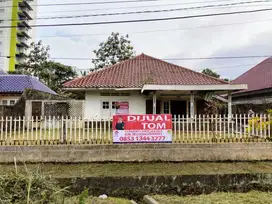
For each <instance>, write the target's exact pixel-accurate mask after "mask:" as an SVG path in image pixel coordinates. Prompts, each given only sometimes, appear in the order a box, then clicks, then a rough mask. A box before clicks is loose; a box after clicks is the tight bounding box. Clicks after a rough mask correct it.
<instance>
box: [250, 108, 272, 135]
mask: <svg viewBox="0 0 272 204" xmlns="http://www.w3.org/2000/svg"><path fill="white" fill-rule="evenodd" d="M267 114H268V115H270V116H271V117H266V119H264V118H263V117H262V119H261V117H252V118H251V119H249V120H248V127H247V129H246V131H247V133H252V132H256V131H261V130H262V132H263V133H264V131H266V134H267V135H268V130H269V129H270V130H271V131H272V129H271V128H272V109H269V110H267ZM271 131H270V134H271ZM268 136H269V137H270V136H271V135H268Z"/></svg>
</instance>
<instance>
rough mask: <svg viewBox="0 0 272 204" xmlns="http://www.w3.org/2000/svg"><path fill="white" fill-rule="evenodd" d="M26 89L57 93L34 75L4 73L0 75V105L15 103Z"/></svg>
mask: <svg viewBox="0 0 272 204" xmlns="http://www.w3.org/2000/svg"><path fill="white" fill-rule="evenodd" d="M26 89H32V90H36V91H40V92H45V93H49V94H53V95H56V93H55V92H54V91H53V90H51V89H50V88H48V87H47V86H45V85H44V84H43V83H41V82H40V81H38V80H37V79H36V78H34V77H32V76H28V75H9V74H6V75H4V74H3V75H0V105H3V106H12V105H14V104H15V103H16V102H17V101H18V100H19V99H20V97H21V95H22V94H23V92H24V91H25V90H26Z"/></svg>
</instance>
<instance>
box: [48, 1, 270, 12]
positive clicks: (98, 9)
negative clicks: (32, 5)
mask: <svg viewBox="0 0 272 204" xmlns="http://www.w3.org/2000/svg"><path fill="white" fill-rule="evenodd" d="M225 1H232V0H225ZM196 3H218V0H217V1H205V2H188V3H174V4H158V5H141V6H131V7H114V8H113V7H111V8H95V9H84V10H83V9H80V10H59V11H58V10H57V11H48V12H43V13H68V12H84V11H101V10H106V11H108V10H120V9H133V8H149V7H161V6H177V5H188V4H196ZM264 3H265V2H264ZM267 3H270V1H269V2H267ZM252 6H259V5H252ZM264 6H266V5H264Z"/></svg>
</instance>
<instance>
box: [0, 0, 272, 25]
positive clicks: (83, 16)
mask: <svg viewBox="0 0 272 204" xmlns="http://www.w3.org/2000/svg"><path fill="white" fill-rule="evenodd" d="M263 2H271V1H267V0H258V1H243V2H236V3H228V4H215V5H205V6H193V7H187V8H173V9H162V10H145V11H130V12H118V13H100V14H85V15H72V16H50V17H39V18H33V20H34V19H37V20H41V19H67V18H73V19H74V18H88V17H98V16H115V15H131V14H149V13H161V12H175V11H182V10H194V9H204V8H217V7H223V6H237V5H245V4H255V3H263ZM2 20H3V21H17V20H18V19H9V20H4V19H2Z"/></svg>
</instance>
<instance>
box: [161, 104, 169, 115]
mask: <svg viewBox="0 0 272 204" xmlns="http://www.w3.org/2000/svg"><path fill="white" fill-rule="evenodd" d="M163 113H164V114H169V113H170V101H164V102H163Z"/></svg>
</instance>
